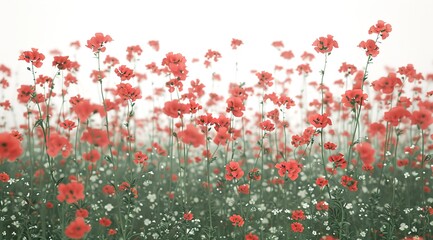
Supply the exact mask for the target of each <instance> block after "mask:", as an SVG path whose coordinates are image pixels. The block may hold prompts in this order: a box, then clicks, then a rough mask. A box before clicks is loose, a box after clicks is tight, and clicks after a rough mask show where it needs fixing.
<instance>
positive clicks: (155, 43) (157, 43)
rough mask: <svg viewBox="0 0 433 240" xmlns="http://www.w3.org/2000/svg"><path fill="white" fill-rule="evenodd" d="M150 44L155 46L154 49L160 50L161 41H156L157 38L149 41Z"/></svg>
mask: <svg viewBox="0 0 433 240" xmlns="http://www.w3.org/2000/svg"><path fill="white" fill-rule="evenodd" d="M148 44H149V46H150V47H152V48H153V50H155V51H157V52H158V51H159V41H156V40H150V41H149V42H148Z"/></svg>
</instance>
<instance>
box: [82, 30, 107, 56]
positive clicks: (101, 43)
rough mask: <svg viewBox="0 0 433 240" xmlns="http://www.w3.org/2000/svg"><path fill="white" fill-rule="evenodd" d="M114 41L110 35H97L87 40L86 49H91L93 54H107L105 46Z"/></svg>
mask: <svg viewBox="0 0 433 240" xmlns="http://www.w3.org/2000/svg"><path fill="white" fill-rule="evenodd" d="M111 41H113V39H112V38H111V37H110V35H105V36H104V34H102V33H95V36H94V37H92V38H90V39H89V40H87V45H86V47H88V48H90V49H91V50H92V51H93V52H95V53H96V52H105V50H106V47H105V44H106V43H109V42H111Z"/></svg>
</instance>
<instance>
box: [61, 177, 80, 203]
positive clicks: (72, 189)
mask: <svg viewBox="0 0 433 240" xmlns="http://www.w3.org/2000/svg"><path fill="white" fill-rule="evenodd" d="M57 189H58V191H59V194H58V195H57V200H59V202H64V201H66V203H68V204H73V203H77V202H78V201H79V200H84V185H83V184H82V183H80V182H71V183H68V184H64V183H60V184H59V186H58V187H57Z"/></svg>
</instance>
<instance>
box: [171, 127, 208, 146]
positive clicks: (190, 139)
mask: <svg viewBox="0 0 433 240" xmlns="http://www.w3.org/2000/svg"><path fill="white" fill-rule="evenodd" d="M177 136H178V137H179V138H180V139H181V140H182V142H183V143H185V144H192V145H193V146H194V147H199V146H200V145H204V144H205V136H204V134H202V133H201V132H200V131H199V129H198V128H196V127H195V126H194V125H193V124H188V125H187V126H186V129H185V130H183V131H181V132H179V133H178V134H177Z"/></svg>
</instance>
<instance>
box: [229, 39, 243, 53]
mask: <svg viewBox="0 0 433 240" xmlns="http://www.w3.org/2000/svg"><path fill="white" fill-rule="evenodd" d="M242 44H244V43H243V42H242V40H239V39H236V38H233V39H232V42H231V44H230V46H231V47H232V49H233V50H236V49H237V48H238V47H239V46H240V45H242Z"/></svg>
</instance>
